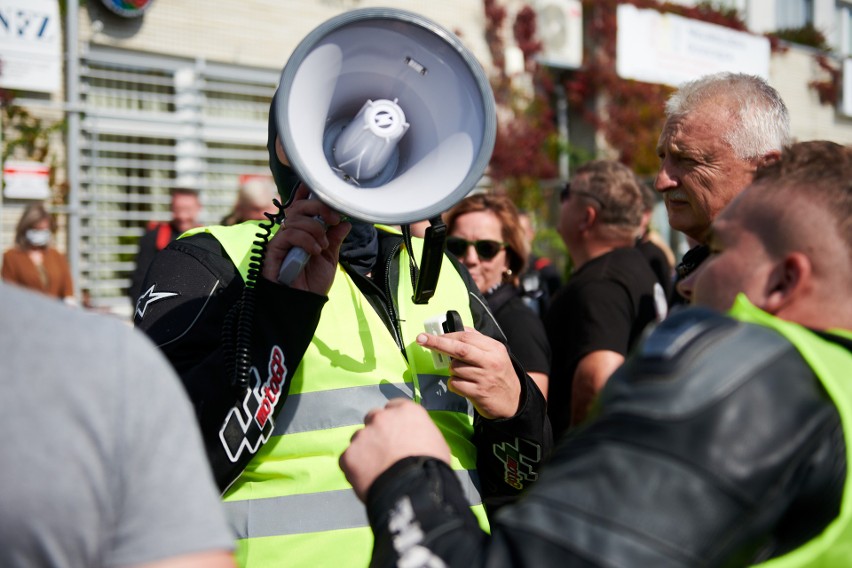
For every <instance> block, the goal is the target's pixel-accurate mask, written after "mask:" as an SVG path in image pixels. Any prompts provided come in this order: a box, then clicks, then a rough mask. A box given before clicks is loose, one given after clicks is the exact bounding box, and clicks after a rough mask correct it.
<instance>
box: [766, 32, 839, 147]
mask: <svg viewBox="0 0 852 568" xmlns="http://www.w3.org/2000/svg"><path fill="white" fill-rule="evenodd" d="M815 53H816V52H815V51H814V50H810V49H807V48H803V47H792V48H791V49H789V50H788V51H787V52H786V53H781V54H774V55H773V56H772V59H771V60H770V70H769V82H770V84H771V85H772V86H773V87H775V88H776V89H778V92H779V93H781V97H782V98H783V99H784V102H785V103H786V104H787V108H788V109H789V111H790V122H791V126H792V131H793V136H794V137H795V138H796V139H797V140H817V139H827V140H832V141H834V142H837V143H840V144H852V118H850V117H846V116H843V115H842V114H841V113H839V112H838V111H837V110H836V109H834V108H833V107H831V106H828V105H823V104H820V102H819V98H818V97H817V93H816V91H815V90H814V89H812V88H810V87H808V83H809V82H811V81H814V80H824V79H825V78H826V73H825V71H823V70H822V69H820V67H819V65H818V64H817V62H816V60H815V59H814V55H815Z"/></svg>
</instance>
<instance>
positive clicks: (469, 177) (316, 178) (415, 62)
mask: <svg viewBox="0 0 852 568" xmlns="http://www.w3.org/2000/svg"><path fill="white" fill-rule="evenodd" d="M274 104H275V113H276V120H277V131H278V135H279V138H280V140H281V144H282V147H283V149H284V153H285V154H286V155H287V158H288V160H289V162H290V165H291V167H292V168H293V170H294V171H295V172H296V175H297V176H298V177H299V178H300V179H301V180H302V181H303V182H304V183H305V184H306V185H307V186H308V187H310V188H311V190H312V191H313V192H314V195H315V197H318V198H319V199H321V200H322V201H324V202H325V203H326V204H327V205H329V206H331V207H332V208H334V209H336V210H337V211H339V212H341V213H343V214H345V215H348V216H350V217H352V218H354V219H358V220H361V221H366V222H370V223H384V224H393V225H396V224H401V225H404V224H408V223H413V222H415V221H421V220H425V219H431V218H434V217H436V216H438V215H440V214H441V213H442V212H444V211H446V210H447V209H449V208H450V207H452V206H453V205H455V204H456V203H457V202H458V201H459V200H461V199H462V198H463V197H464V196H465V195H467V194H468V193H469V192H470V190H471V189H473V188H474V187H475V186H476V184H477V182H478V181H479V179H480V178H481V176H482V174H483V172H484V171H485V168H486V167H487V165H488V162H489V160H490V158H491V153H492V151H493V149H494V139H495V135H496V129H497V120H496V111H495V104H494V96H493V93H492V92H491V87H490V85H489V83H488V79H487V77H486V75H485V72H484V71H483V69H482V67H481V66H480V64H479V62H478V61H477V60H476V59H475V58H474V57H473V55H472V54H471V53H470V52H469V51H468V50H467V49H466V48H465V47H464V45H462V43H461V41H460V40H459V39H458V38H457V37H456V36H455V35H454V34H452V33H450V32H449V31H447V30H446V29H444V28H442V27H441V26H439V25H438V24H436V23H435V22H433V21H431V20H429V19H427V18H425V17H423V16H421V15H418V14H415V13H412V12H407V11H404V10H398V9H393V8H363V9H358V10H352V11H349V12H346V13H343V14H341V15H339V16H337V17H334V18H332V19H330V20H328V21H326V22H325V23H323V24H321V25H320V26H318V27H317V28H316V29H314V30H313V31H311V32H310V33H309V34H308V35H307V36H306V37H305V38H304V39H303V40H302V41H301V42H300V43H299V45H298V46H297V47H296V49H295V50H294V52H293V54H292V55H291V57H290V58H289V60H288V61H287V64H286V65H285V67H284V70H283V71H282V73H281V80H280V82H279V86H278V93H277V95H276V98H275V103H274ZM303 252H304V251H303ZM291 256H292V253H291ZM289 258H290V257H289V256H288V260H289ZM287 264H288V262H287V261H286V260H285V265H287ZM298 270H300V268H298ZM283 272H284V269H283V268H282V274H283ZM290 272H291V274H290V276H288V277H282V278H279V280H282V281H285V283H289V282H286V280H287V279H290V280H292V278H293V277H294V276H295V275H294V274H292V271H290ZM295 274H298V271H297V272H295Z"/></svg>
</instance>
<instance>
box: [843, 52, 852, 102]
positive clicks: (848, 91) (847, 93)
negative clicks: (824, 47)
mask: <svg viewBox="0 0 852 568" xmlns="http://www.w3.org/2000/svg"><path fill="white" fill-rule="evenodd" d="M840 109H841V111H842V112H843V114H845V115H846V116H852V58H850V57H847V58H846V59H844V60H843V102H842V103H841V105H840Z"/></svg>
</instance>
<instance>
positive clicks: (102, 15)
mask: <svg viewBox="0 0 852 568" xmlns="http://www.w3.org/2000/svg"><path fill="white" fill-rule="evenodd" d="M371 6H388V7H394V8H399V9H404V10H410V11H414V12H417V13H420V14H422V15H423V16H426V17H427V18H430V19H432V20H434V21H435V22H436V23H438V24H440V25H442V26H443V27H445V28H447V29H449V30H450V31H452V32H454V33H456V34H457V35H459V36H460V37H461V39H462V41H463V42H464V43H465V44H466V46H467V47H468V48H469V49H470V50H471V51H472V52H473V53H474V55H476V57H477V58H479V59H480V61H481V62H483V64H484V65H485V64H487V62H488V60H489V59H490V57H489V56H488V50H487V46H486V44H485V38H484V33H483V31H484V27H485V16H484V13H483V8H482V0H429V1H422V0H384V1H366V0H364V1H359V0H217V1H216V2H209V1H203V0H157V1H155V2H154V3H153V4H152V5H151V7H150V8H149V9H148V10H147V11H146V12H145V13H144V14H143V15H142V16H141V17H140V18H136V19H132V20H122V18H119V17H117V16H115V15H114V14H112V13H110V12H108V11H107V9H106V8H105V7H103V6H102V5H101V4H100V3H99V1H98V0H89V1H88V2H87V4H86V8H85V9H83V10H81V14H80V39H81V41H82V42H84V43H85V42H87V41H91V42H92V43H94V44H98V45H107V46H112V47H119V48H122V49H129V50H138V51H148V52H154V53H165V54H170V55H174V56H179V57H190V58H195V57H203V58H205V59H207V60H209V61H216V62H221V63H228V64H238V65H247V66H253V67H268V68H283V67H284V64H285V63H286V62H287V58H288V56H289V54H290V53H292V51H293V50H294V49H295V47H296V45H297V44H298V43H299V41H301V40H302V38H304V36H305V35H307V33H308V32H310V31H311V30H312V29H314V28H315V27H317V26H318V25H319V24H321V23H322V22H324V21H325V20H327V19H329V18H331V17H333V16H335V15H337V14H340V13H342V12H344V11H347V10H350V9H353V8H365V7H371ZM98 20H100V21H101V22H102V27H101V25H100V24H95V26H94V28H93V26H92V21H98ZM98 28H101V29H100V30H98Z"/></svg>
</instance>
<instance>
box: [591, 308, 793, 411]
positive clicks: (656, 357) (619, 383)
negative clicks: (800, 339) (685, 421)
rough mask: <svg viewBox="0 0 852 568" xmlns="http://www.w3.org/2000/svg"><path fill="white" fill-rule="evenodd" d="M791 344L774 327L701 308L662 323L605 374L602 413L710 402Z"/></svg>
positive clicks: (698, 405)
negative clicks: (628, 355) (633, 350)
mask: <svg viewBox="0 0 852 568" xmlns="http://www.w3.org/2000/svg"><path fill="white" fill-rule="evenodd" d="M788 351H795V347H794V346H793V345H792V344H790V343H789V342H788V341H787V340H786V339H785V338H784V337H782V336H781V335H780V334H778V333H776V332H775V331H773V330H771V329H768V328H765V327H763V326H758V325H755V324H749V323H743V322H740V321H737V320H735V319H733V318H730V317H728V316H725V315H722V314H719V313H717V312H714V311H711V310H708V309H704V308H689V309H686V310H683V311H680V312H677V313H675V314H673V315H672V316H670V317H669V318H668V319H666V320H665V321H664V322H662V323H661V324H660V325H659V326H657V328H656V329H655V330H654V331H653V332H652V333H651V334H650V335H649V336H648V337H647V338H646V339H645V341H644V342H643V343H642V344H641V345H640V346H639V347H638V348H637V349H636V351H635V352H634V353H633V354H632V355H631V356H630V358H629V359H628V360H627V362H625V364H624V365H623V366H622V367H621V368H620V369H619V370H618V371H616V373H615V374H613V376H612V377H611V378H610V380H609V381H608V383H607V386H606V387H605V388H604V390H603V392H602V394H601V403H602V405H603V408H604V412H607V413H608V412H622V411H624V412H629V413H634V414H639V415H645V416H649V417H650V416H653V417H656V418H659V419H679V418H685V417H687V416H688V415H690V414H692V413H694V412H698V411H700V410H701V409H702V408H706V407H707V406H709V405H712V404H715V403H716V402H718V401H719V400H720V399H721V398H723V397H725V396H727V395H728V394H730V393H731V392H733V391H734V390H736V389H737V388H738V387H740V386H741V385H742V384H743V383H744V382H746V381H748V380H749V379H750V378H753V377H755V376H757V375H759V374H760V373H761V369H762V368H764V367H766V366H767V365H768V364H769V363H771V362H773V361H775V360H777V359H778V358H779V357H780V356H781V355H782V354H784V353H785V352H788Z"/></svg>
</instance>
